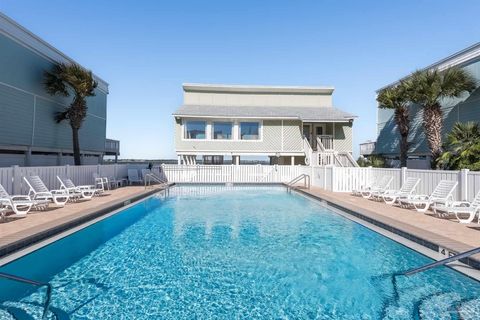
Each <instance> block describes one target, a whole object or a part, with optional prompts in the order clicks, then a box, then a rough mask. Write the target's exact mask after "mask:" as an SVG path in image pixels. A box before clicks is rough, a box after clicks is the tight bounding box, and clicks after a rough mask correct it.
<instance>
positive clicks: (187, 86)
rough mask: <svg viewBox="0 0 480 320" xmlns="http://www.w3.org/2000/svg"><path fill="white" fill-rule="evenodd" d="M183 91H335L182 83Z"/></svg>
mask: <svg viewBox="0 0 480 320" xmlns="http://www.w3.org/2000/svg"><path fill="white" fill-rule="evenodd" d="M182 87H183V91H189V92H241V93H295V94H300V93H302V94H328V95H331V94H332V93H333V91H334V90H335V87H332V86H258V85H226V84H202V83H184V84H183V85H182Z"/></svg>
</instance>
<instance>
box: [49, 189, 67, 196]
mask: <svg viewBox="0 0 480 320" xmlns="http://www.w3.org/2000/svg"><path fill="white" fill-rule="evenodd" d="M50 192H51V193H52V194H55V195H57V194H60V195H67V194H68V191H67V190H65V189H62V190H50Z"/></svg>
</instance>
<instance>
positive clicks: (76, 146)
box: [72, 127, 82, 166]
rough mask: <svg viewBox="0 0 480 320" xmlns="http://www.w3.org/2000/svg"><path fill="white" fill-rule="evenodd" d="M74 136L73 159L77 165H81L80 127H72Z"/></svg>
mask: <svg viewBox="0 0 480 320" xmlns="http://www.w3.org/2000/svg"><path fill="white" fill-rule="evenodd" d="M72 138H73V159H74V162H75V165H76V166H79V165H81V164H82V163H81V159H80V141H79V140H78V128H75V127H72Z"/></svg>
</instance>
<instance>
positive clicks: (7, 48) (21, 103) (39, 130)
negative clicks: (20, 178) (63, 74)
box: [0, 33, 107, 153]
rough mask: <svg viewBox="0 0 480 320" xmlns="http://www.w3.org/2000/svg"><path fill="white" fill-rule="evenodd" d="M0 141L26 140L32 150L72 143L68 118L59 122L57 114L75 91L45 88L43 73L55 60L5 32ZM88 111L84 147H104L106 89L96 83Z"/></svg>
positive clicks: (0, 43)
mask: <svg viewBox="0 0 480 320" xmlns="http://www.w3.org/2000/svg"><path fill="white" fill-rule="evenodd" d="M0 48H1V50H0V146H9V145H14V146H25V147H32V150H34V151H35V150H37V151H39V150H46V151H47V150H52V151H55V150H60V151H62V152H68V151H71V149H72V133H71V129H70V126H69V125H68V123H67V122H63V123H60V124H57V123H56V122H55V121H54V115H55V113H56V112H58V111H62V110H63V109H64V107H65V106H66V105H67V104H68V103H70V101H71V97H66V98H65V97H53V96H50V95H49V94H47V93H46V92H45V89H44V87H43V73H44V71H45V70H50V69H51V68H52V66H53V62H52V61H51V60H50V59H48V58H47V57H44V56H43V55H41V54H40V53H37V52H35V51H33V50H31V49H29V48H26V47H25V46H23V45H21V44H20V43H18V42H16V41H14V40H12V39H11V38H9V37H7V36H6V35H4V34H1V33H0ZM87 107H88V116H87V118H86V119H85V122H84V124H83V127H82V129H81V130H80V148H81V150H82V152H99V153H102V152H104V150H105V138H106V111H107V110H106V108H107V93H106V92H104V91H102V90H100V89H97V90H96V91H95V96H94V97H90V98H88V101H87Z"/></svg>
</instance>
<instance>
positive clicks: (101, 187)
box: [93, 172, 110, 193]
mask: <svg viewBox="0 0 480 320" xmlns="http://www.w3.org/2000/svg"><path fill="white" fill-rule="evenodd" d="M93 180H94V181H95V185H94V188H95V189H97V190H98V192H97V193H103V192H105V191H107V190H110V184H109V182H108V178H107V177H101V176H100V175H99V174H98V173H96V172H95V173H94V174H93Z"/></svg>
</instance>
